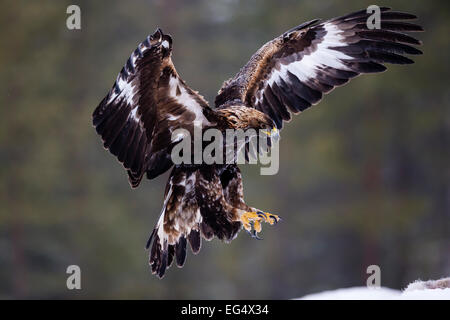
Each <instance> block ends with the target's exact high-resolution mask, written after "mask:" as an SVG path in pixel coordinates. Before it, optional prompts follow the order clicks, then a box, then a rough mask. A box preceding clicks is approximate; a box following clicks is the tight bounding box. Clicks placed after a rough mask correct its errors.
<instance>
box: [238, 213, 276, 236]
mask: <svg viewBox="0 0 450 320" xmlns="http://www.w3.org/2000/svg"><path fill="white" fill-rule="evenodd" d="M280 220H281V218H280V217H279V216H277V215H275V214H271V213H268V212H262V211H256V212H255V211H250V212H245V213H243V214H242V215H241V222H242V225H243V226H244V229H245V230H247V232H248V233H249V234H250V235H251V236H252V238H256V239H261V238H260V237H258V233H259V232H261V222H262V221H264V222H267V223H270V224H272V225H273V224H274V223H277V222H278V221H280Z"/></svg>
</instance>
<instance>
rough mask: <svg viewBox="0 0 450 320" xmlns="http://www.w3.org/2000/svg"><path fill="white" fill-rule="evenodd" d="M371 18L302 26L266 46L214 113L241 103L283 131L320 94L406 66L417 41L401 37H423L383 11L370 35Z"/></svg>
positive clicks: (363, 15) (224, 91) (228, 85)
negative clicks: (391, 67)
mask: <svg viewBox="0 0 450 320" xmlns="http://www.w3.org/2000/svg"><path fill="white" fill-rule="evenodd" d="M369 16H370V14H368V13H367V12H366V10H361V11H358V12H354V13H351V14H348V15H345V16H342V17H338V18H334V19H331V20H328V21H326V22H323V23H320V24H317V22H318V20H313V21H310V22H306V23H304V24H302V25H299V26H298V27H296V28H294V29H291V30H289V31H287V32H286V33H284V34H283V35H281V36H279V37H277V38H275V39H274V40H272V41H270V42H268V43H267V44H265V45H264V46H263V47H262V48H261V49H259V50H258V51H257V52H256V53H255V54H254V55H253V56H252V57H251V59H250V61H249V62H248V63H247V64H246V65H245V66H244V67H243V68H242V69H241V70H240V72H239V73H238V74H237V75H236V76H235V77H234V78H232V79H230V80H228V81H226V82H225V83H224V85H223V87H222V88H221V89H220V91H219V94H218V96H217V97H216V100H215V104H216V106H217V107H220V106H221V105H224V104H225V105H226V104H227V103H232V102H233V100H241V101H242V102H244V103H245V104H246V105H248V106H251V107H254V108H256V109H258V110H260V111H262V112H264V113H266V114H267V115H269V116H270V117H271V118H272V120H274V122H275V123H276V125H277V127H278V128H281V127H282V124H283V120H284V121H289V120H290V119H291V113H294V114H296V113H299V112H301V111H303V110H305V109H306V108H308V107H310V106H311V105H314V104H317V103H318V102H319V101H320V100H321V98H322V95H323V94H324V93H328V92H330V91H331V90H332V89H333V88H334V87H336V86H340V85H343V84H345V83H347V82H348V80H349V79H351V78H353V77H356V76H357V75H359V74H361V73H374V72H381V71H384V70H385V69H386V67H385V66H384V65H383V63H393V64H410V63H413V61H412V60H411V59H409V58H407V57H405V56H403V54H421V53H422V52H421V51H420V50H418V49H416V48H415V47H413V46H411V45H420V44H421V43H420V41H418V40H416V39H415V38H413V37H410V36H408V35H406V34H404V33H403V32H409V31H423V29H422V28H421V27H420V26H418V25H415V24H412V23H409V22H404V20H411V19H415V18H416V16H414V15H411V14H408V13H403V12H395V11H390V9H389V8H381V28H380V29H368V27H367V20H368V18H369Z"/></svg>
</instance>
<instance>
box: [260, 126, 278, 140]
mask: <svg viewBox="0 0 450 320" xmlns="http://www.w3.org/2000/svg"><path fill="white" fill-rule="evenodd" d="M262 132H264V133H265V134H267V135H268V136H269V137H271V138H272V139H275V140H278V138H279V136H280V131H279V130H278V129H277V127H275V126H274V127H273V128H272V130H270V131H269V130H263V131H262Z"/></svg>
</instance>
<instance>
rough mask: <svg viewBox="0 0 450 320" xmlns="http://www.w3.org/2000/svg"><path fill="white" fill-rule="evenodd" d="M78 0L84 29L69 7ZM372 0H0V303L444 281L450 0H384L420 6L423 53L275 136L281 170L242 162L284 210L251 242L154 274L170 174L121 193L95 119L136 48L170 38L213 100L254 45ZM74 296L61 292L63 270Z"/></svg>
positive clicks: (337, 94) (449, 199)
mask: <svg viewBox="0 0 450 320" xmlns="http://www.w3.org/2000/svg"><path fill="white" fill-rule="evenodd" d="M70 4H78V5H79V6H80V7H81V26H82V29H81V30H74V31H71V30H68V29H67V28H66V19H67V17H68V15H67V14H66V8H67V6H68V5H70ZM370 4H373V1H356V0H354V1H345V3H344V2H343V1H294V0H283V1H280V0H277V1H268V0H264V1H261V0H257V1H256V0H252V1H238V0H219V1H210V0H196V1H181V0H176V1H175V0H170V1H166V0H165V1H163V0H160V1H149V0H147V1H144V0H139V1H114V2H113V1H25V0H22V1H8V0H7V1H2V2H1V4H0V23H1V26H2V28H0V34H1V39H2V44H1V48H0V66H1V75H0V163H1V166H0V177H1V180H0V181H1V184H0V210H1V211H0V212H1V215H0V267H1V271H0V298H68V299H76V298H145V299H154V298H158V299H159V298H169V299H178V298H204V299H208V298H213V299H215V298H222V299H227V298H252V299H262V298H276V299H285V298H292V297H298V296H302V295H304V294H307V293H313V292H317V291H321V290H327V289H335V288H339V287H350V286H361V285H365V283H366V279H367V277H368V275H367V274H366V268H367V266H369V265H371V264H377V265H379V266H380V267H381V284H382V285H383V286H387V287H391V288H403V287H404V286H406V285H407V284H408V283H409V282H411V281H414V280H416V279H418V278H421V279H424V280H426V279H429V278H439V277H441V276H448V275H450V152H449V151H450V90H449V80H450V70H449V54H450V40H449V38H450V37H449V33H450V28H449V21H450V2H449V1H378V2H376V4H379V5H388V6H391V7H393V8H394V9H396V10H402V11H408V12H411V13H414V14H417V15H418V16H419V20H418V21H419V23H420V24H421V25H422V26H424V28H425V30H426V32H425V33H421V34H416V36H417V37H418V38H419V39H421V40H423V42H424V45H423V46H422V48H421V49H422V50H423V51H424V55H422V56H418V57H415V58H414V59H415V61H416V63H415V64H414V65H411V66H406V67H402V66H391V67H390V68H389V70H388V72H386V73H383V74H378V75H369V76H364V77H360V78H358V79H356V80H355V81H353V82H351V83H350V84H349V85H347V86H345V87H343V88H339V89H337V90H335V91H333V92H332V93H331V94H330V95H328V96H327V97H326V98H325V99H324V100H323V101H322V102H321V103H320V105H319V106H316V107H314V108H311V109H309V110H308V111H307V112H305V113H304V114H302V115H300V116H297V117H296V118H294V121H292V122H291V123H290V124H289V125H287V126H286V127H285V129H284V130H283V131H282V133H281V137H282V138H281V146H280V148H281V149H280V171H279V173H278V174H277V175H275V176H260V175H259V168H258V167H256V166H243V167H242V171H243V175H244V188H245V192H246V200H247V203H249V204H250V205H254V206H256V207H259V208H264V209H266V210H267V211H269V212H273V213H277V214H280V215H281V216H282V217H283V219H284V221H283V222H282V223H279V224H278V225H277V226H275V227H271V226H268V225H266V226H264V228H263V233H262V237H263V238H264V240H263V241H256V240H253V239H251V238H250V237H249V236H248V235H247V234H246V233H241V234H240V235H239V236H238V238H237V239H236V240H235V241H233V242H232V243H231V244H228V245H226V244H222V243H220V242H219V241H218V240H213V241H212V242H204V243H203V248H202V250H201V251H200V253H199V254H198V255H197V256H194V255H193V254H192V253H191V252H189V253H188V257H187V261H186V265H185V266H184V268H183V269H178V268H176V267H174V266H172V267H171V268H170V269H169V271H168V272H167V274H166V276H165V278H164V279H163V280H159V279H157V278H156V277H155V276H153V275H151V272H150V269H149V267H148V265H147V254H148V253H147V252H146V251H145V250H144V246H145V242H146V240H147V238H148V235H149V233H150V232H151V230H152V228H153V226H154V224H155V223H156V220H157V217H158V214H159V212H160V209H161V206H162V198H163V192H164V186H165V183H166V179H167V174H166V175H164V176H161V177H159V178H157V179H156V180H153V181H148V180H145V181H144V182H143V183H142V184H141V186H140V187H139V188H138V189H137V190H131V188H130V187H129V185H128V182H127V176H126V173H125V171H124V170H123V169H122V167H121V165H120V164H119V163H118V162H117V161H116V160H115V158H114V157H113V156H112V155H110V154H109V153H108V152H107V151H105V150H104V149H103V147H102V144H101V141H100V138H99V137H98V136H97V134H96V133H95V130H94V128H93V127H92V125H91V114H92V112H93V110H94V109H95V107H96V106H97V105H98V103H99V102H100V101H101V99H102V98H103V97H104V96H105V95H106V93H107V92H108V90H109V89H110V87H111V85H112V84H113V82H114V80H115V78H116V76H117V74H118V72H119V71H120V69H121V68H122V66H123V65H124V63H125V61H126V59H127V58H128V57H129V55H130V54H131V52H132V51H133V50H134V49H135V48H136V46H137V44H138V43H139V42H140V41H142V40H143V39H145V37H146V36H147V35H148V34H150V33H152V32H153V31H154V30H155V29H156V27H157V26H159V27H161V28H162V29H163V31H165V32H166V33H169V34H171V35H172V36H173V38H174V53H173V60H174V63H175V65H176V67H177V69H178V72H179V73H180V75H181V76H182V77H183V78H184V80H185V81H186V82H187V83H188V84H189V85H190V86H191V87H192V88H194V89H196V90H199V91H200V92H201V93H202V94H203V95H205V97H206V98H207V99H208V100H209V101H210V102H212V101H213V100H214V97H215V94H216V93H217V90H218V89H219V88H220V86H221V84H222V82H223V81H224V80H226V79H227V78H229V77H231V76H233V75H234V74H235V73H236V72H237V71H238V70H239V68H240V67H242V66H243V65H244V64H245V63H246V62H247V60H248V59H249V57H250V56H251V55H252V54H253V53H254V52H255V51H256V50H257V49H258V48H259V47H260V46H261V45H262V44H263V43H265V42H266V41H269V40H271V39H272V38H274V37H275V36H278V35H279V34H281V33H282V32H284V31H286V30H288V29H290V28H291V27H294V26H296V25H298V24H300V23H302V22H304V21H307V20H311V19H313V18H322V19H327V18H331V17H334V16H337V15H343V14H346V13H348V12H351V11H355V10H359V9H363V8H366V7H367V6H368V5H370ZM71 264H76V265H79V266H80V267H81V271H82V290H80V291H77V290H73V291H69V290H68V289H67V288H66V278H67V276H68V275H67V274H66V268H67V266H68V265H71Z"/></svg>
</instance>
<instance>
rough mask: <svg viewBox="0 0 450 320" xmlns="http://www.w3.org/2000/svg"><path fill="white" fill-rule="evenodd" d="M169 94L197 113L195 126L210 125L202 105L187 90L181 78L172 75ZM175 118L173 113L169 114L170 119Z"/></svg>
mask: <svg viewBox="0 0 450 320" xmlns="http://www.w3.org/2000/svg"><path fill="white" fill-rule="evenodd" d="M177 93H178V94H177ZM169 95H170V96H171V97H172V98H173V99H175V101H176V102H177V103H178V104H180V105H182V106H184V107H186V109H187V110H189V111H190V112H192V113H193V114H194V115H195V119H194V121H193V123H194V126H196V127H202V126H204V125H210V122H209V121H208V119H206V117H205V115H204V114H203V108H202V106H201V105H200V104H199V103H198V102H197V101H195V99H194V98H193V97H192V96H191V95H190V94H189V93H188V92H187V90H186V88H185V87H184V85H183V84H182V83H180V80H179V79H178V78H176V77H171V78H170V80H169ZM170 117H172V119H170ZM174 118H175V117H173V116H172V115H170V116H169V120H173V119H174Z"/></svg>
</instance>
